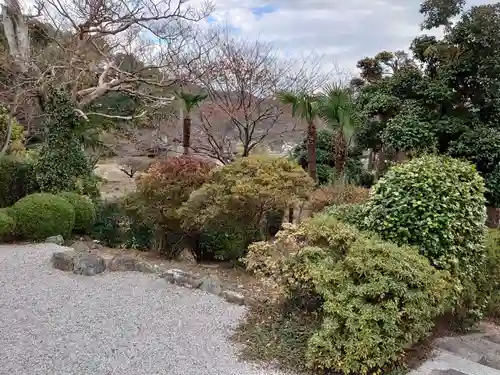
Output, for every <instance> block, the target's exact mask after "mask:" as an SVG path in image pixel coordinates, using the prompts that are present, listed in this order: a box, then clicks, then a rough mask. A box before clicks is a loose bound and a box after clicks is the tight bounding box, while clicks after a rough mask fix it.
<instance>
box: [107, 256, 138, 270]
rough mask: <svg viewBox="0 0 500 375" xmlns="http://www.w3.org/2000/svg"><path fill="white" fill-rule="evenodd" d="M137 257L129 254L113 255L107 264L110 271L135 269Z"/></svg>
mask: <svg viewBox="0 0 500 375" xmlns="http://www.w3.org/2000/svg"><path fill="white" fill-rule="evenodd" d="M136 264H137V258H135V257H133V256H130V255H115V256H114V257H113V258H112V259H111V261H110V262H109V264H108V268H109V270H110V271H135V270H136Z"/></svg>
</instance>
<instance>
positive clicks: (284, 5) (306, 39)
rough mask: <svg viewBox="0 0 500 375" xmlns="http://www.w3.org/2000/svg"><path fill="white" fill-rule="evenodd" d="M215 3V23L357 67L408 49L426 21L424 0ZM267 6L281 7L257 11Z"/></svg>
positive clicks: (246, 0)
mask: <svg viewBox="0 0 500 375" xmlns="http://www.w3.org/2000/svg"><path fill="white" fill-rule="evenodd" d="M494 2H496V1H495V0H493V1H491V0H471V1H469V5H478V4H484V3H494ZM402 3H403V4H404V5H403V4H402ZM215 5H216V10H215V12H214V14H213V15H212V17H213V19H214V20H215V22H217V23H228V24H229V25H231V26H233V27H236V28H238V29H239V33H241V34H242V35H243V36H245V37H248V38H260V39H262V40H265V41H270V42H273V43H274V44H275V45H276V47H278V48H280V49H283V50H284V51H285V53H286V54H291V55H303V54H310V53H311V52H314V53H317V54H320V55H324V56H325V58H324V60H323V61H324V64H327V65H328V64H329V63H331V64H337V65H339V66H341V67H343V68H346V69H349V70H352V71H354V70H355V65H356V62H357V61H358V60H359V59H361V58H363V57H365V56H373V55H374V54H376V53H377V52H380V51H382V50H389V51H394V50H400V49H407V48H408V46H409V44H410V42H411V40H412V39H413V38H414V37H415V36H416V35H418V34H419V33H420V27H419V23H420V22H421V21H422V17H421V15H420V14H419V12H418V9H419V5H420V0H406V1H404V2H403V1H401V0H349V1H344V0H342V1H341V0H307V1H304V0H268V1H266V0H215ZM264 6H266V7H267V8H269V7H272V8H274V9H275V11H274V12H271V13H264V14H261V15H256V14H254V13H253V12H252V8H258V7H264ZM432 33H433V34H436V33H437V34H439V30H436V31H434V32H432Z"/></svg>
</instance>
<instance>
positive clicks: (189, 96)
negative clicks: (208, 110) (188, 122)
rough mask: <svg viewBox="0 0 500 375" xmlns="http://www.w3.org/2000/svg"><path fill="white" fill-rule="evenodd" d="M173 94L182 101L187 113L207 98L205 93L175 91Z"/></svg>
mask: <svg viewBox="0 0 500 375" xmlns="http://www.w3.org/2000/svg"><path fill="white" fill-rule="evenodd" d="M174 93H175V96H176V97H177V98H179V99H180V100H182V102H183V104H184V107H185V108H186V111H187V112H188V113H189V112H191V110H192V109H193V108H194V107H195V106H197V105H199V104H200V102H202V101H203V100H205V99H206V98H207V97H208V94H206V93H199V94H193V93H190V92H186V91H175V92H174Z"/></svg>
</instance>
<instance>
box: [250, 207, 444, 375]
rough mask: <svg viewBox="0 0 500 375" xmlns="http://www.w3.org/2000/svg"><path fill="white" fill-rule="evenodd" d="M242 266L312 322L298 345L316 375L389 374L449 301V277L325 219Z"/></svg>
mask: <svg viewBox="0 0 500 375" xmlns="http://www.w3.org/2000/svg"><path fill="white" fill-rule="evenodd" d="M245 263H246V265H247V269H248V270H250V271H252V272H254V273H255V274H257V275H258V276H260V277H262V278H264V279H265V281H266V283H269V284H270V285H271V286H274V287H275V289H276V292H277V293H275V295H278V298H279V299H278V301H279V302H280V303H282V306H290V304H291V305H292V306H296V307H300V308H301V310H300V311H301V314H303V313H304V311H308V312H309V316H311V317H316V318H314V319H313V321H314V322H315V325H314V326H312V327H308V328H307V330H309V331H308V332H309V336H308V337H306V338H305V339H306V340H307V342H306V343H305V344H304V351H305V353H304V357H305V358H306V360H307V364H308V366H309V367H310V368H312V369H315V370H329V371H334V372H337V371H338V372H342V373H346V374H350V373H363V374H364V373H369V372H370V371H380V370H383V369H384V368H387V367H390V366H391V365H393V364H395V363H396V362H398V361H399V360H400V359H402V357H403V356H404V351H405V350H406V349H408V348H409V347H411V346H412V345H413V344H415V343H417V342H418V341H419V340H421V339H423V338H425V337H426V336H427V335H428V334H429V333H430V332H431V331H432V329H433V327H434V321H435V318H436V317H438V316H439V315H440V314H442V313H443V312H444V311H445V310H446V309H447V308H449V306H450V304H451V301H452V300H451V298H452V294H451V293H450V290H451V289H452V287H451V284H450V275H449V273H448V272H446V271H439V270H436V269H435V268H434V267H432V266H431V265H430V264H429V262H428V261H427V259H426V258H425V257H423V256H421V255H420V254H419V253H418V250H417V249H415V248H413V247H409V246H401V247H400V246H398V245H396V244H392V243H388V242H385V241H383V240H381V239H380V238H378V237H376V236H375V235H370V234H365V233H363V232H360V231H359V230H357V229H356V228H354V227H352V226H350V225H347V224H344V223H342V222H340V221H338V220H336V219H335V218H333V217H332V216H328V215H326V214H319V215H316V216H314V217H312V218H310V219H307V220H305V221H304V222H302V223H300V224H299V225H298V226H295V225H290V224H287V225H285V229H284V230H283V231H281V232H279V233H278V235H277V238H276V240H275V241H273V242H258V243H255V244H253V245H251V246H250V247H249V252H248V255H247V257H246V258H245ZM285 311H287V313H289V311H294V310H293V309H290V308H289V307H288V308H287V310H284V312H283V313H284V314H285ZM318 320H319V323H320V324H319V325H318V324H317V323H316V322H318ZM282 329H283V330H286V329H287V327H283V328H282ZM304 330H306V328H304ZM307 330H306V332H307ZM263 344H265V343H262V342H259V345H263ZM249 345H251V343H250V344H249Z"/></svg>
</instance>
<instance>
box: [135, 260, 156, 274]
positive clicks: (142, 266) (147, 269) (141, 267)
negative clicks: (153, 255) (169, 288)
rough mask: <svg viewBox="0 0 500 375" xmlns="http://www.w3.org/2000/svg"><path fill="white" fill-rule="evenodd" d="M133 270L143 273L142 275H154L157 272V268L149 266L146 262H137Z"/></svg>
mask: <svg viewBox="0 0 500 375" xmlns="http://www.w3.org/2000/svg"><path fill="white" fill-rule="evenodd" d="M135 270H136V271H137V272H143V273H156V272H158V267H156V266H154V265H152V264H149V263H148V262H142V261H141V262H137V263H136V264H135Z"/></svg>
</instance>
